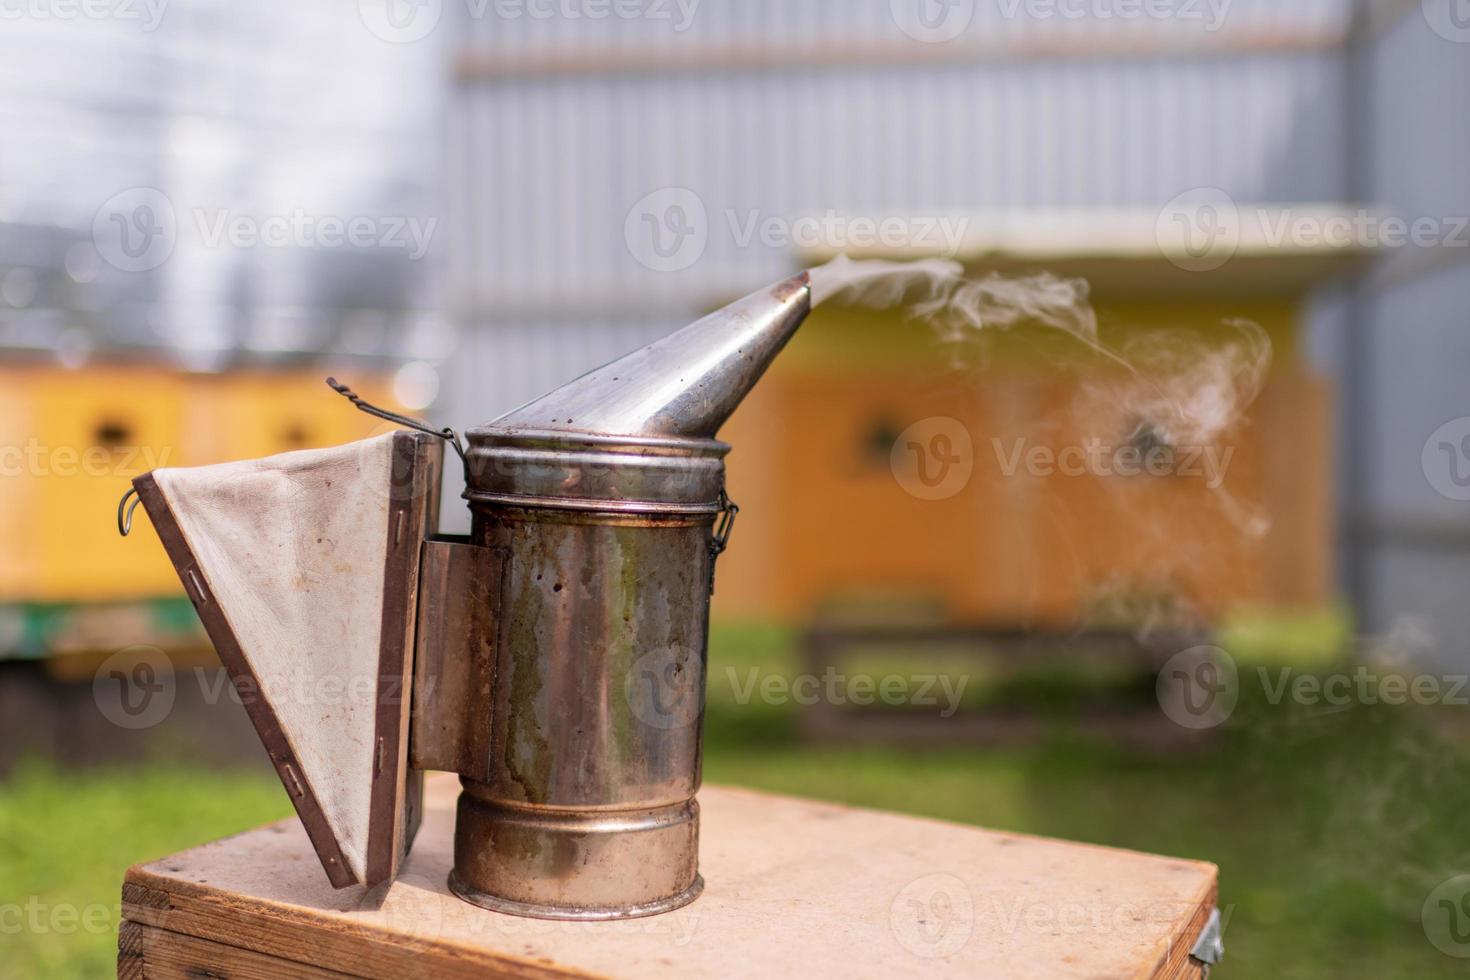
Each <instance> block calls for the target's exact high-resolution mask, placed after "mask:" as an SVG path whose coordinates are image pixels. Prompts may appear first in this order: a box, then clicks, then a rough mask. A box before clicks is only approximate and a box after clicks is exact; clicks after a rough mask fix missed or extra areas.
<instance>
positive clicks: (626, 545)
mask: <svg viewBox="0 0 1470 980" xmlns="http://www.w3.org/2000/svg"><path fill="white" fill-rule="evenodd" d="M809 294H810V290H809V289H808V287H807V284H806V278H805V276H804V275H803V276H800V277H797V278H795V279H792V280H788V281H786V282H784V283H781V284H779V285H778V286H776V287H774V288H772V289H770V290H765V291H762V292H760V293H757V294H754V295H752V296H750V297H747V298H746V299H744V300H742V301H740V302H738V303H736V304H735V305H733V306H731V307H727V308H726V309H724V310H721V311H719V312H717V313H715V314H712V315H711V316H709V317H706V318H705V319H704V320H701V321H699V322H697V323H695V324H693V325H691V326H689V327H686V328H685V329H684V330H682V331H679V332H678V333H675V334H673V335H671V336H669V337H667V338H665V339H663V340H661V341H659V342H657V343H654V344H652V345H650V346H648V347H645V348H643V349H642V350H639V351H636V352H634V353H632V354H630V355H628V356H626V357H624V358H622V359H620V360H618V361H615V362H613V363H611V364H609V365H606V366H605V367H602V368H599V369H598V370H596V371H593V372H591V373H589V374H587V375H585V376H583V377H582V378H579V379H578V380H576V381H574V382H572V383H570V384H568V385H566V386H565V387H563V388H561V389H558V390H557V391H554V392H552V393H551V394H549V395H547V396H545V397H543V398H541V399H538V400H537V401H535V402H532V403H531V404H529V405H526V406H524V407H522V408H520V409H518V410H516V411H514V412H512V413H510V414H509V415H506V416H504V417H503V418H501V419H499V420H497V421H496V422H494V423H491V424H488V425H486V426H483V427H480V428H478V429H474V430H472V431H471V432H469V433H468V440H469V447H470V448H469V454H468V466H467V470H468V477H469V486H468V489H467V491H466V493H465V497H466V498H467V499H468V500H469V503H470V508H471V511H472V514H473V525H472V530H471V535H470V537H471V541H472V542H473V546H475V547H477V548H483V549H487V550H488V551H489V552H490V553H492V554H493V555H494V556H496V557H495V559H494V561H495V564H497V565H498V566H499V567H498V572H499V576H498V582H497V583H496V585H495V588H494V590H493V591H494V593H495V594H494V595H493V596H492V597H491V598H490V600H489V604H490V605H492V606H493V607H494V608H495V610H496V611H495V613H494V615H493V616H491V617H490V619H491V628H492V630H493V634H494V641H493V644H492V646H493V649H492V650H490V651H489V652H488V659H489V660H490V661H491V662H493V665H494V666H493V670H492V678H491V680H490V685H489V690H490V703H489V704H488V705H479V706H471V707H470V711H471V712H475V711H488V715H489V718H488V726H487V727H486V728H484V729H482V730H483V731H484V732H485V739H484V743H483V749H484V750H485V751H484V755H483V756H482V757H480V758H477V759H474V760H473V761H472V762H471V764H470V765H469V766H468V767H467V769H466V770H464V771H462V781H463V786H464V790H463V793H462V794H461V797H460V802H459V810H458V823H457V825H456V828H455V862H454V873H453V876H452V878H451V887H452V888H453V889H454V891H455V892H456V894H458V895H460V896H461V897H463V898H465V899H467V900H468V901H471V902H474V903H476V904H480V905H484V906H487V907H490V908H494V909H499V910H502V911H509V912H517V913H521V914H528V915H540V916H554V917H558V918H619V917H625V916H633V915H646V914H651V913H654V912H661V911H666V910H668V909H672V908H677V907H679V906H680V905H683V904H685V903H687V902H689V901H692V900H693V899H694V898H695V897H696V896H697V895H698V894H699V892H700V890H701V888H702V887H703V882H702V881H701V879H700V877H699V874H698V843H699V805H698V803H697V802H696V800H695V798H694V797H695V793H696V792H697V791H698V789H699V782H700V760H701V738H702V727H703V716H704V693H705V670H706V645H707V641H708V633H709V602H710V593H711V591H712V588H713V581H714V562H715V558H716V556H717V555H718V554H719V552H720V551H721V550H722V549H723V547H724V541H725V534H726V533H728V530H729V528H730V523H731V522H732V521H733V517H734V508H733V506H732V505H730V503H729V500H728V498H727V497H726V496H725V463H724V457H725V454H726V453H727V452H728V451H729V447H728V446H727V445H725V444H724V443H721V442H719V441H717V440H716V439H715V438H714V436H715V433H716V432H717V431H718V429H719V427H720V426H721V424H723V422H724V421H725V419H726V418H728V417H729V415H730V414H731V412H733V411H734V410H735V408H736V406H737V405H738V404H739V403H740V401H741V400H742V399H743V398H744V397H745V395H746V393H747V392H748V391H749V390H750V388H751V386H752V385H753V384H754V383H755V381H756V380H757V379H758V378H759V377H760V375H761V373H762V372H763V371H764V370H765V368H766V366H767V365H768V364H769V363H770V361H771V359H772V358H774V357H775V355H776V354H777V353H778V352H779V351H780V349H781V348H782V347H783V346H784V345H785V343H786V341H787V340H788V339H789V338H790V336H791V333H792V332H793V331H794V330H795V329H796V327H797V326H799V325H800V323H801V321H802V320H803V319H804V318H805V316H806V314H807V312H808V310H809V309H810V295H809ZM477 754H478V753H472V755H477ZM481 761H483V766H481V765H480V764H479V763H480V762H481Z"/></svg>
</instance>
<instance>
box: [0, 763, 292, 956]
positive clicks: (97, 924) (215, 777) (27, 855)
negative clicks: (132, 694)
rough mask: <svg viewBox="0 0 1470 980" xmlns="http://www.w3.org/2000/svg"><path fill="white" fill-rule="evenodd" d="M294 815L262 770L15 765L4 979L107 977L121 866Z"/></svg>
mask: <svg viewBox="0 0 1470 980" xmlns="http://www.w3.org/2000/svg"><path fill="white" fill-rule="evenodd" d="M290 812H291V805H290V803H289V801H288V800H287V799H286V795H285V793H284V792H283V791H282V789H281V787H280V784H279V783H277V782H276V781H275V780H274V778H272V777H271V776H270V775H269V774H268V773H267V774H265V775H264V776H262V775H260V774H252V775H248V776H236V775H231V774H229V773H220V772H207V771H199V770H193V771H191V770H188V769H178V768H164V767H159V766H149V767H144V768H134V769H128V770H119V771H88V772H59V771H57V770H56V769H54V768H52V767H51V766H49V765H44V764H41V763H28V764H24V765H22V766H21V767H20V768H19V770H18V771H16V772H14V773H12V774H11V776H10V778H9V779H8V780H7V781H6V782H5V783H3V784H0V907H3V909H4V911H3V912H0V950H3V953H0V976H3V977H6V978H11V977H15V978H21V977H24V978H32V977H108V976H115V975H116V972H117V919H118V902H119V899H120V896H121V888H122V878H123V872H125V871H126V870H127V868H128V866H129V865H131V864H134V863H136V862H138V861H146V860H152V859H154V858H160V857H163V856H165V855H167V854H171V853H173V852H174V851H177V850H180V849H182V848H185V847H192V846H194V845H196V844H201V843H204V842H205V841H209V840H214V839H215V838H218V837H222V836H225V835H227V834H233V833H237V832H239V831H241V830H245V829H248V828H250V827H252V826H255V825H257V824H261V823H265V822H267V821H270V820H275V819H278V818H280V817H282V816H285V815H287V814H289V813H290Z"/></svg>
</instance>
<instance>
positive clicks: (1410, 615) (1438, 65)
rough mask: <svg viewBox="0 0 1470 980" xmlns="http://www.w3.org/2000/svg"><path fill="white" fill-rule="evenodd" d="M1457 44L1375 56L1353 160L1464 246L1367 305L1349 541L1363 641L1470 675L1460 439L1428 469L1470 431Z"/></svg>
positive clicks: (1391, 261)
mask: <svg viewBox="0 0 1470 980" xmlns="http://www.w3.org/2000/svg"><path fill="white" fill-rule="evenodd" d="M1414 6H1415V7H1417V6H1418V5H1417V4H1415V5H1414ZM1443 7H1444V9H1446V10H1447V9H1448V8H1449V7H1450V0H1445V2H1444V5H1443ZM1458 37H1459V40H1452V39H1451V38H1450V37H1447V36H1442V35H1441V34H1439V33H1437V32H1436V31H1434V30H1432V29H1431V28H1430V26H1429V22H1428V21H1427V20H1426V19H1425V18H1424V17H1421V16H1417V12H1416V15H1411V16H1406V17H1404V18H1403V19H1402V20H1400V21H1399V22H1397V23H1396V24H1395V25H1394V26H1393V27H1392V29H1391V30H1389V31H1387V32H1386V33H1384V34H1383V35H1382V36H1380V37H1379V38H1377V39H1376V40H1375V41H1374V42H1373V44H1372V46H1371V48H1370V49H1369V50H1368V52H1367V58H1368V60H1367V63H1366V64H1367V71H1368V81H1369V85H1368V87H1367V89H1368V95H1369V99H1368V102H1367V105H1366V106H1365V107H1364V124H1363V126H1362V128H1361V130H1360V132H1359V134H1358V137H1359V143H1358V145H1357V147H1356V150H1355V152H1357V153H1359V154H1361V155H1362V159H1363V160H1364V161H1365V163H1366V166H1365V170H1364V173H1363V176H1362V180H1363V183H1364V185H1365V187H1366V194H1367V195H1368V196H1369V197H1370V198H1371V199H1372V200H1374V201H1376V202H1379V203H1380V204H1381V205H1382V206H1383V208H1384V210H1385V211H1387V212H1389V213H1392V214H1397V215H1400V216H1403V217H1405V218H1407V219H1410V220H1414V219H1424V218H1428V219H1433V220H1434V221H1435V222H1438V223H1440V224H1441V225H1442V227H1443V230H1444V233H1445V234H1454V229H1455V227H1457V226H1458V227H1459V229H1460V230H1459V232H1458V236H1457V237H1458V244H1450V245H1449V246H1448V247H1445V248H1441V249H1438V250H1433V251H1417V250H1415V249H1412V248H1407V249H1399V250H1397V252H1396V254H1393V255H1390V256H1389V257H1387V258H1385V259H1384V260H1383V263H1382V267H1381V268H1380V270H1379V273H1378V274H1377V275H1375V276H1374V277H1371V278H1370V279H1369V280H1367V282H1365V283H1364V284H1363V286H1362V287H1361V288H1360V290H1359V291H1358V292H1357V294H1356V296H1355V298H1356V299H1357V300H1358V301H1359V304H1360V306H1359V318H1358V319H1357V320H1356V321H1352V325H1353V326H1355V327H1356V328H1357V329H1358V330H1360V331H1361V345H1360V349H1359V351H1358V354H1359V360H1358V372H1357V373H1358V375H1359V377H1357V378H1356V383H1357V384H1358V385H1359V386H1360V390H1359V392H1358V393H1357V394H1356V396H1354V403H1355V404H1356V406H1357V409H1358V410H1357V412H1356V413H1355V414H1354V415H1353V416H1352V417H1354V418H1356V419H1357V420H1359V423H1360V426H1359V427H1355V428H1353V429H1350V430H1349V431H1348V432H1347V436H1348V440H1349V441H1348V443H1347V444H1346V445H1345V446H1344V453H1345V455H1347V454H1351V455H1349V458H1356V459H1358V460H1359V464H1360V465H1359V466H1358V467H1356V469H1355V472H1354V473H1351V474H1350V478H1356V479H1357V480H1358V481H1359V484H1360V485H1358V486H1356V487H1350V489H1352V490H1355V491H1356V492H1354V493H1350V495H1349V497H1350V500H1351V501H1352V502H1353V504H1354V509H1353V512H1351V513H1350V514H1349V515H1348V517H1349V524H1348V532H1349V538H1348V540H1349V541H1350V542H1351V543H1352V544H1353V546H1354V549H1355V551H1356V557H1357V566H1358V568H1357V573H1358V575H1357V577H1358V582H1357V585H1358V588H1359V591H1360V599H1361V601H1362V610H1361V611H1362V613H1363V615H1364V625H1365V628H1366V629H1367V630H1368V631H1369V632H1371V633H1373V634H1375V635H1380V636H1382V635H1394V634H1397V635H1399V636H1400V637H1401V638H1402V643H1401V645H1405V644H1406V645H1407V646H1408V647H1409V652H1412V653H1417V654H1421V655H1423V656H1425V657H1426V658H1431V659H1435V660H1438V661H1439V662H1440V663H1442V664H1443V665H1445V666H1446V667H1452V668H1454V669H1458V670H1465V669H1467V668H1470V603H1467V601H1466V597H1467V596H1470V521H1467V508H1470V503H1467V502H1465V501H1464V500H1463V499H1455V498H1453V497H1450V496H1446V495H1445V494H1444V493H1442V492H1441V490H1442V489H1446V488H1449V489H1451V490H1452V491H1454V492H1458V488H1457V487H1456V486H1455V484H1454V482H1453V480H1452V471H1451V469H1450V467H1451V465H1452V460H1451V457H1450V456H1447V455H1445V453H1446V452H1450V453H1452V454H1453V455H1454V460H1455V461H1456V462H1457V463H1458V465H1459V467H1460V471H1459V472H1458V473H1457V474H1455V475H1459V476H1460V477H1461V479H1463V472H1464V471H1465V470H1470V455H1467V454H1466V449H1467V447H1466V446H1464V445H1458V444H1457V443H1458V437H1457V436H1456V437H1455V438H1453V439H1452V440H1451V445H1450V446H1449V447H1448V448H1446V447H1444V446H1438V445H1429V446H1428V447H1427V448H1428V449H1429V460H1428V461H1426V459H1425V450H1426V444H1427V443H1429V440H1430V438H1431V436H1432V435H1433V434H1434V433H1435V432H1436V430H1438V429H1439V428H1440V427H1441V426H1442V425H1444V424H1445V423H1447V422H1451V421H1452V420H1455V419H1465V418H1466V417H1470V313H1467V311H1470V230H1467V229H1466V228H1465V224H1464V223H1465V222H1466V221H1467V220H1470V180H1467V179H1466V173H1467V166H1470V115H1467V114H1466V113H1465V112H1462V111H1459V110H1458V109H1456V108H1451V107H1452V105H1453V104H1454V103H1455V102H1456V101H1457V100H1458V98H1459V96H1460V95H1463V94H1464V93H1467V92H1470V29H1467V30H1465V31H1463V32H1460V33H1459V34H1458ZM1467 431H1470V423H1467ZM1446 480H1451V482H1450V483H1449V484H1446V482H1445V481H1446ZM1461 496H1463V495H1461Z"/></svg>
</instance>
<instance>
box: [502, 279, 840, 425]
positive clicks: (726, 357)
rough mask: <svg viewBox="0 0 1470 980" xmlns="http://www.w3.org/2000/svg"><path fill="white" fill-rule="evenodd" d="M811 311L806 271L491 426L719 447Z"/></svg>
mask: <svg viewBox="0 0 1470 980" xmlns="http://www.w3.org/2000/svg"><path fill="white" fill-rule="evenodd" d="M810 311H811V286H810V283H809V281H808V277H807V274H806V273H805V272H803V273H801V274H800V275H797V276H793V277H792V278H790V279H786V280H783V281H781V282H778V283H776V284H775V285H773V286H769V287H767V288H765V289H761V290H757V291H756V292H754V293H751V294H750V295H749V296H746V297H745V298H744V299H740V300H736V301H735V302H734V303H731V304H730V305H729V306H726V307H724V308H723V309H720V310H716V311H715V312H714V313H711V314H710V315H709V316H706V317H704V318H703V319H701V320H698V321H696V322H694V323H692V324H690V325H689V326H687V327H684V328H683V329H681V330H678V331H676V332H674V333H672V334H670V335H669V336H667V337H665V338H663V339H662V340H658V341H655V342H654V343H652V344H649V345H648V346H647V347H644V348H641V349H640V350H636V351H633V352H632V353H631V354H627V355H624V356H623V357H621V358H619V359H617V360H616V361H613V362H612V363H610V364H606V365H604V366H602V367H600V368H598V369H596V370H595V371H590V372H588V373H587V374H584V375H583V376H582V377H580V378H578V379H576V380H575V381H571V382H569V383H567V384H565V385H563V386H562V387H560V388H557V389H556V390H555V391H552V392H550V393H549V394H546V395H543V396H542V397H540V398H538V399H536V400H535V401H533V402H530V403H529V404H526V405H523V406H521V407H520V408H518V409H515V410H514V411H512V412H510V413H508V414H506V415H504V416H502V417H500V418H499V419H496V420H495V421H494V422H491V423H490V424H489V425H490V427H493V428H495V429H500V430H503V431H504V430H509V431H528V430H529V431H541V432H545V431H553V432H557V431H571V432H583V433H590V434H602V435H616V436H646V437H655V438H656V437H660V436H662V437H674V438H696V439H698V438H704V439H712V438H714V436H715V434H716V433H717V432H718V431H719V429H720V426H722V425H723V424H724V423H725V420H726V419H728V418H729V417H730V415H731V413H733V412H734V411H735V408H736V407H737V406H738V405H739V404H740V402H741V401H742V400H743V399H744V398H745V396H746V395H747V394H748V393H749V392H750V389H751V388H752V387H754V386H755V383H756V382H757V381H758V380H760V377H761V375H762V374H764V373H765V370H766V368H767V367H768V366H769V365H770V363H771V361H772V360H773V359H774V358H775V357H776V355H777V354H778V353H780V352H781V348H783V347H785V346H786V342H787V341H788V340H790V339H791V335H792V334H793V333H795V332H796V328H797V327H799V326H801V323H802V321H803V320H805V319H806V315H807V313H809V312H810Z"/></svg>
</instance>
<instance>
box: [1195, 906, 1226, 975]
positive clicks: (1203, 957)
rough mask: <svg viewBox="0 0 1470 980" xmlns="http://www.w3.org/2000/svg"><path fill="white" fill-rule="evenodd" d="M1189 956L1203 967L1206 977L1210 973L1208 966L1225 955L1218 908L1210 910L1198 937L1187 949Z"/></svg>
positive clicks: (1217, 961) (1211, 965) (1214, 963)
mask: <svg viewBox="0 0 1470 980" xmlns="http://www.w3.org/2000/svg"><path fill="white" fill-rule="evenodd" d="M1189 956H1190V958H1191V959H1193V960H1195V961H1197V962H1198V963H1199V964H1200V965H1201V966H1202V967H1203V968H1204V976H1206V977H1208V976H1209V975H1210V968H1211V967H1213V966H1215V965H1216V964H1217V963H1219V962H1220V960H1221V959H1222V958H1223V957H1224V956H1225V940H1224V938H1223V936H1222V934H1221V932H1220V910H1219V909H1211V910H1210V918H1209V920H1208V921H1206V922H1205V927H1204V928H1203V929H1201V930H1200V934H1199V938H1198V939H1196V940H1195V943H1194V948H1193V949H1191V950H1190V951H1189Z"/></svg>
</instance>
